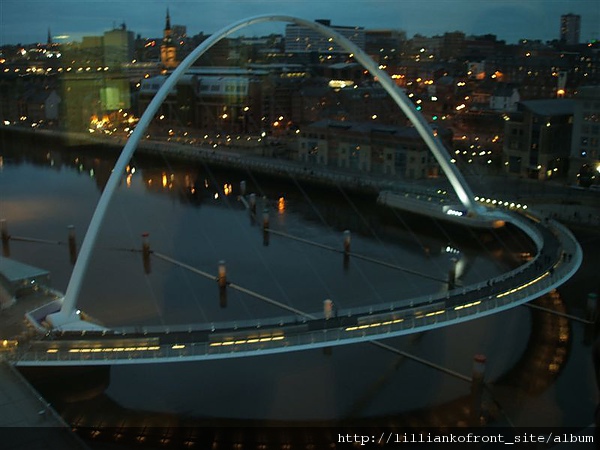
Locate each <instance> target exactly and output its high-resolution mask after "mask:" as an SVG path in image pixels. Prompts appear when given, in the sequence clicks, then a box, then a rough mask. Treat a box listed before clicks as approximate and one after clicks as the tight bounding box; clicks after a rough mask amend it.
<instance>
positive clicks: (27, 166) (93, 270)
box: [0, 136, 598, 427]
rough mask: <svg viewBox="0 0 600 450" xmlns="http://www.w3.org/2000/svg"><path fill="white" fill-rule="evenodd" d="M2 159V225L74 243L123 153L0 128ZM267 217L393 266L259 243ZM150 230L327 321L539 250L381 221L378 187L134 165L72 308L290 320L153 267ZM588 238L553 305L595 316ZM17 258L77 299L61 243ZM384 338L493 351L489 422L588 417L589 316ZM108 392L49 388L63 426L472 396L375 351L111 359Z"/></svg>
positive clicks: (367, 414) (123, 314) (561, 422)
mask: <svg viewBox="0 0 600 450" xmlns="http://www.w3.org/2000/svg"><path fill="white" fill-rule="evenodd" d="M0 156H1V157H2V165H1V168H0V213H1V214H0V216H1V218H4V219H6V220H7V223H8V227H9V231H10V233H11V235H13V236H22V237H32V238H37V239H47V240H55V241H56V240H61V241H66V237H67V226H69V225H74V226H75V229H76V233H77V237H78V241H79V242H81V239H82V238H83V235H84V232H85V230H86V228H87V224H88V223H89V220H90V218H91V215H92V213H93V210H94V208H95V206H96V202H97V201H98V198H99V196H100V192H101V189H102V187H103V186H104V183H105V182H106V180H107V178H108V176H109V174H110V170H111V167H112V164H113V162H114V159H115V158H116V153H115V151H114V150H111V149H109V148H103V147H66V146H64V145H62V144H59V143H53V142H44V141H40V140H32V139H30V138H14V137H7V136H3V137H2V148H1V150H0ZM242 180H245V181H246V184H247V192H248V193H250V192H255V193H257V198H258V208H257V210H258V211H259V214H258V216H259V221H258V222H259V223H252V221H251V219H250V216H249V214H248V211H247V210H246V209H245V207H244V205H243V204H242V203H241V202H240V201H239V199H238V195H239V194H240V182H241V181H242ZM229 191H231V192H229ZM265 207H267V208H268V209H269V217H270V227H271V228H272V229H275V230H277V231H281V232H284V233H287V234H290V235H293V236H296V237H299V238H302V239H305V240H308V241H311V242H315V243H318V244H322V245H327V246H331V247H335V248H339V249H341V248H342V245H343V231H344V230H346V229H349V230H351V233H352V244H351V245H352V251H353V252H356V253H359V254H361V255H365V256H368V257H371V258H374V259H377V260H381V261H385V262H386V263H388V264H391V265H394V266H398V268H389V267H385V266H382V265H378V264H374V263H371V262H367V261H363V260H359V259H357V258H355V259H351V261H350V264H349V267H347V268H345V267H344V264H343V259H342V255H341V254H340V253H338V252H333V251H328V250H325V249H323V248H321V247H318V246H314V245H309V244H306V243H303V242H299V241H296V240H291V239H288V238H285V237H281V236H277V235H272V236H271V237H270V241H269V245H268V246H265V245H264V243H263V234H262V230H261V222H262V211H263V208H265ZM145 232H147V233H149V241H150V245H151V247H152V249H153V250H154V251H156V252H160V253H162V254H165V255H168V256H170V257H172V258H174V259H177V260H179V261H182V262H184V263H186V264H189V265H191V266H193V267H195V268H197V269H200V270H202V271H205V272H208V273H211V274H216V273H217V265H218V262H219V261H220V260H224V261H225V262H226V265H227V273H228V279H229V280H230V281H232V282H234V283H236V284H238V285H241V286H243V287H245V288H248V289H250V290H253V291H255V292H258V293H260V294H262V295H264V296H267V297H270V298H273V299H276V300H277V301H280V302H282V303H285V304H287V305H289V306H292V307H294V308H297V309H300V310H302V311H306V312H318V311H320V310H321V309H322V307H323V306H322V305H323V301H324V300H325V299H331V300H332V301H333V302H334V304H335V305H336V307H337V308H339V309H340V310H345V309H352V308H357V307H362V306H365V305H369V304H374V303H377V304H379V303H386V302H392V301H398V300H402V299H408V298H411V297H420V296H427V295H430V294H434V293H437V292H439V291H441V290H444V289H446V288H447V287H446V284H445V283H444V282H443V280H445V279H446V277H447V274H448V271H449V269H450V267H451V264H452V258H458V260H459V261H458V264H457V272H458V273H457V275H458V277H459V282H461V283H464V284H469V283H474V282H479V281H482V280H485V279H486V278H488V277H490V276H493V275H495V274H498V273H501V272H502V271H505V270H507V269H508V268H510V267H512V266H514V265H515V264H517V263H518V261H519V255H520V254H521V253H523V252H526V251H528V250H529V248H530V247H529V246H528V244H527V243H526V242H524V240H523V238H522V236H520V235H519V233H517V232H516V231H515V230H511V229H508V230H502V231H498V232H488V231H477V232H475V231H470V230H465V229H458V228H451V227H448V226H446V225H444V224H442V223H439V222H435V221H432V220H430V219H423V218H415V217H410V216H406V215H403V214H399V213H396V212H390V211H383V210H381V209H379V208H378V207H377V206H376V204H375V198H374V197H372V196H368V195H360V194H357V193H353V194H351V193H347V192H342V191H341V190H335V189H324V188H318V187H314V186H308V185H300V184H298V183H296V182H295V181H294V180H290V179H282V180H277V179H273V178H268V177H265V176H261V175H259V174H257V173H250V172H247V173H241V172H232V171H228V170H225V169H223V168H214V167H207V166H205V165H202V164H199V163H194V164H192V163H185V162H181V161H176V160H174V159H172V158H170V157H168V156H167V155H165V156H164V157H163V158H147V157H139V156H138V157H136V158H135V159H134V161H133V162H132V164H131V166H130V171H129V175H128V176H127V177H126V178H125V179H124V180H123V182H122V183H121V186H120V188H119V190H118V192H117V194H116V195H115V198H114V199H113V202H112V203H111V206H110V210H109V214H108V216H107V218H106V220H105V223H104V225H103V228H102V232H101V235H100V238H99V240H98V244H97V247H96V249H95V251H94V255H93V260H92V263H91V265H90V267H89V270H88V271H87V274H86V278H85V281H84V285H83V289H82V292H81V296H80V298H79V301H78V307H79V308H81V309H82V310H84V311H86V312H87V313H89V314H90V315H92V316H93V317H94V318H96V319H97V320H99V321H101V322H102V323H103V324H105V325H106V326H109V327H110V326H113V327H118V326H128V325H136V326H144V325H163V326H167V327H168V326H169V325H181V324H189V323H218V322H236V323H260V321H261V320H265V319H267V318H274V317H279V316H286V315H289V313H286V312H285V311H282V310H281V309H279V308H276V307H275V306H272V305H269V304H266V303H262V302H260V301H259V300H256V299H254V298H251V297H248V296H245V295H243V294H241V293H237V292H229V294H228V304H227V307H226V308H222V307H220V306H219V298H218V289H217V286H216V285H215V283H214V281H212V280H209V279H206V278H202V277H201V276H199V275H197V274H194V273H191V272H189V271H186V270H184V269H182V268H180V267H177V266H174V265H172V264H169V263H167V262H164V261H162V260H159V259H156V258H153V259H152V261H151V263H152V270H151V273H150V274H145V273H144V270H143V264H142V258H141V255H140V253H139V252H137V251H131V250H139V248H140V247H141V241H142V238H141V235H142V233H145ZM579 236H580V240H581V242H582V245H583V247H584V255H586V257H585V258H584V267H583V268H582V269H581V271H580V273H579V274H577V275H576V277H575V278H574V280H572V281H571V282H569V283H568V284H567V285H566V286H565V287H564V288H563V289H561V290H560V291H559V295H557V296H555V297H554V300H556V299H558V300H557V301H558V303H559V304H560V306H561V307H565V308H566V309H567V310H568V311H569V312H570V313H571V314H575V315H579V316H584V315H585V310H584V306H585V296H586V294H587V292H591V291H592V290H593V289H597V281H596V280H595V279H594V275H593V267H594V265H595V264H597V263H598V257H597V256H595V255H594V256H591V257H590V256H588V255H589V254H590V253H593V252H592V249H594V248H595V249H596V253H597V248H598V238H597V235H595V234H593V233H587V232H582V233H581V234H580V235H579ZM455 251H458V252H459V253H455ZM11 257H13V258H15V259H17V260H19V261H22V262H25V263H28V264H32V265H35V266H38V267H41V268H44V269H47V270H49V271H50V272H51V278H52V287H54V288H56V289H58V290H61V291H63V292H64V290H65V289H66V286H67V283H68V280H69V276H70V273H71V270H72V266H71V264H70V262H69V255H68V251H67V249H66V247H65V246H59V245H53V244H38V243H27V242H19V241H12V242H11ZM596 267H597V266H596ZM400 268H409V269H410V270H411V271H413V272H418V273H422V274H426V275H427V276H428V277H423V276H419V275H418V274H417V275H415V274H409V273H407V272H406V271H403V270H401V269H400ZM432 277H433V278H436V279H438V281H436V280H432V279H431V278H432ZM541 300H542V302H543V301H544V299H541ZM546 301H550V300H548V299H547V300H546ZM386 343H387V344H389V345H392V346H394V347H396V348H398V349H401V350H404V351H407V352H409V353H411V354H414V355H417V356H419V357H421V358H424V359H427V360H430V361H432V362H435V363H436V364H440V365H442V366H445V367H447V368H449V369H452V370H454V371H457V372H459V373H462V374H465V375H468V376H470V375H471V372H472V366H473V356H474V355H476V354H485V355H486V357H487V364H486V380H487V381H488V382H489V384H490V386H491V394H488V396H487V397H486V400H485V404H486V405H487V406H485V408H484V409H486V408H487V409H489V411H490V412H489V415H490V417H491V418H490V420H491V421H492V422H493V423H499V424H507V423H509V424H515V425H534V426H566V425H568V426H579V427H583V426H586V425H588V424H590V423H591V422H592V417H593V410H594V406H595V404H596V386H595V380H594V373H593V367H592V361H591V337H590V330H587V329H586V328H585V326H584V325H582V324H579V323H574V322H573V323H569V322H568V321H564V320H563V321H562V322H560V321H559V320H558V319H557V318H552V317H549V315H548V314H545V313H540V312H534V311H533V310H531V309H529V308H527V307H517V308H515V309H513V310H510V311H508V312H503V313H500V314H497V315H494V316H491V317H487V318H483V319H478V320H474V321H470V322H467V323H465V324H461V325H457V326H452V327H447V328H443V329H439V330H435V331H430V332H427V333H421V334H418V335H413V336H408V337H405V338H395V339H390V340H386ZM49 377H50V375H48V377H44V376H39V374H37V375H36V379H37V380H38V381H39V380H40V379H45V378H49ZM46 381H47V380H46ZM105 381H106V380H105ZM104 385H106V386H107V387H106V389H105V390H104V392H103V393H101V394H99V395H97V396H93V395H91V394H89V392H88V393H87V394H86V393H85V392H84V393H82V394H81V395H80V396H79V392H78V391H77V390H76V389H75V388H73V389H72V390H71V391H69V389H67V390H66V391H64V390H61V389H58V388H56V387H49V386H51V383H49V384H47V385H45V384H43V383H42V384H41V385H40V389H42V391H44V389H46V392H45V393H46V394H47V395H48V396H49V397H51V398H52V399H53V401H54V402H55V403H56V404H57V409H58V410H59V411H60V412H61V413H62V414H63V415H64V416H65V418H66V419H67V420H69V421H76V422H77V423H80V424H81V423H83V424H88V425H91V424H95V423H104V424H106V423H111V422H110V421H111V419H110V417H119V418H120V419H119V420H121V421H125V422H126V421H127V420H129V419H127V417H130V416H131V414H147V417H151V416H152V414H158V415H160V414H168V415H169V416H173V417H187V418H218V419H223V420H226V419H270V420H327V419H340V418H366V419H369V420H371V419H373V420H376V419H377V418H378V417H381V418H383V417H395V416H398V415H407V416H409V415H410V414H413V413H415V412H417V413H419V414H424V413H423V412H424V411H426V412H427V414H433V415H434V416H435V415H436V414H437V415H438V416H440V417H442V416H443V417H449V416H451V415H452V414H451V413H448V412H447V411H452V410H453V409H458V408H459V406H457V405H460V404H461V403H460V402H461V401H463V400H464V399H465V398H468V396H469V392H470V385H469V384H468V383H466V382H464V381H462V380H460V379H457V378H454V377H452V376H450V375H448V374H445V373H442V372H439V371H437V370H434V369H432V368H429V367H427V366H424V365H422V364H419V363H417V362H415V361H412V360H410V359H402V358H400V357H398V356H397V355H395V354H390V353H388V352H386V351H384V350H382V349H379V348H376V347H375V346H372V345H369V344H358V345H347V346H342V347H336V348H333V349H331V351H328V352H324V351H323V350H314V351H302V352H291V353H287V354H282V355H272V356H266V355H265V356H257V357H252V358H234V359H229V360H219V361H207V362H193V363H170V364H149V365H130V366H114V367H112V368H111V369H110V374H109V380H108V382H106V383H104ZM59 391H60V393H59ZM76 391H77V392H76ZM65 392H66V394H65ZM63 394H64V395H63ZM78 396H79V397H78ZM147 420H150V419H147Z"/></svg>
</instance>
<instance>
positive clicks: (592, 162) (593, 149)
mask: <svg viewBox="0 0 600 450" xmlns="http://www.w3.org/2000/svg"><path fill="white" fill-rule="evenodd" d="M574 102H575V110H574V114H573V137H572V140H571V155H570V169H569V179H570V180H571V181H573V182H577V181H580V182H581V184H588V183H590V184H591V183H593V182H594V181H596V182H597V180H599V179H600V86H583V87H581V88H579V89H578V90H577V93H576V95H575V97H574ZM578 175H580V177H579V178H581V176H583V177H584V179H583V180H578ZM592 176H593V177H595V178H593V179H592V178H591V177H592ZM587 177H589V178H590V179H589V180H588V179H585V178H587Z"/></svg>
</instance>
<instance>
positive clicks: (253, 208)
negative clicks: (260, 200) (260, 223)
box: [248, 193, 256, 225]
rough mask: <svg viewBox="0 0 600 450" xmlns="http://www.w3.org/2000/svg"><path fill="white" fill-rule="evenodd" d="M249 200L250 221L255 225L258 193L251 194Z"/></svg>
mask: <svg viewBox="0 0 600 450" xmlns="http://www.w3.org/2000/svg"><path fill="white" fill-rule="evenodd" d="M248 200H249V203H250V223H251V224H252V225H254V223H255V221H256V194H254V193H252V194H250V198H249V199H248Z"/></svg>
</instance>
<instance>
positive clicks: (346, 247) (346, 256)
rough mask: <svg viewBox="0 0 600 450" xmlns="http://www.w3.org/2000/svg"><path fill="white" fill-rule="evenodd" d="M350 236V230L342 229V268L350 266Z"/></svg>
mask: <svg viewBox="0 0 600 450" xmlns="http://www.w3.org/2000/svg"><path fill="white" fill-rule="evenodd" d="M351 240H352V236H351V234H350V230H345V231H344V269H348V267H349V266H350V242H351Z"/></svg>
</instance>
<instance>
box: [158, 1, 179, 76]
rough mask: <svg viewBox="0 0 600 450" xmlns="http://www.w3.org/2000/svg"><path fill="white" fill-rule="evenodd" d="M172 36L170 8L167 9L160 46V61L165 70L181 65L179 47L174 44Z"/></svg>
mask: <svg viewBox="0 0 600 450" xmlns="http://www.w3.org/2000/svg"><path fill="white" fill-rule="evenodd" d="M171 34H172V30H171V17H170V16H169V8H167V17H166V23H165V30H164V33H163V40H162V44H161V46H160V60H161V62H162V65H163V67H164V68H165V69H174V68H176V67H177V65H178V64H179V61H177V46H176V45H175V44H174V43H173V37H172V36H171Z"/></svg>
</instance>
